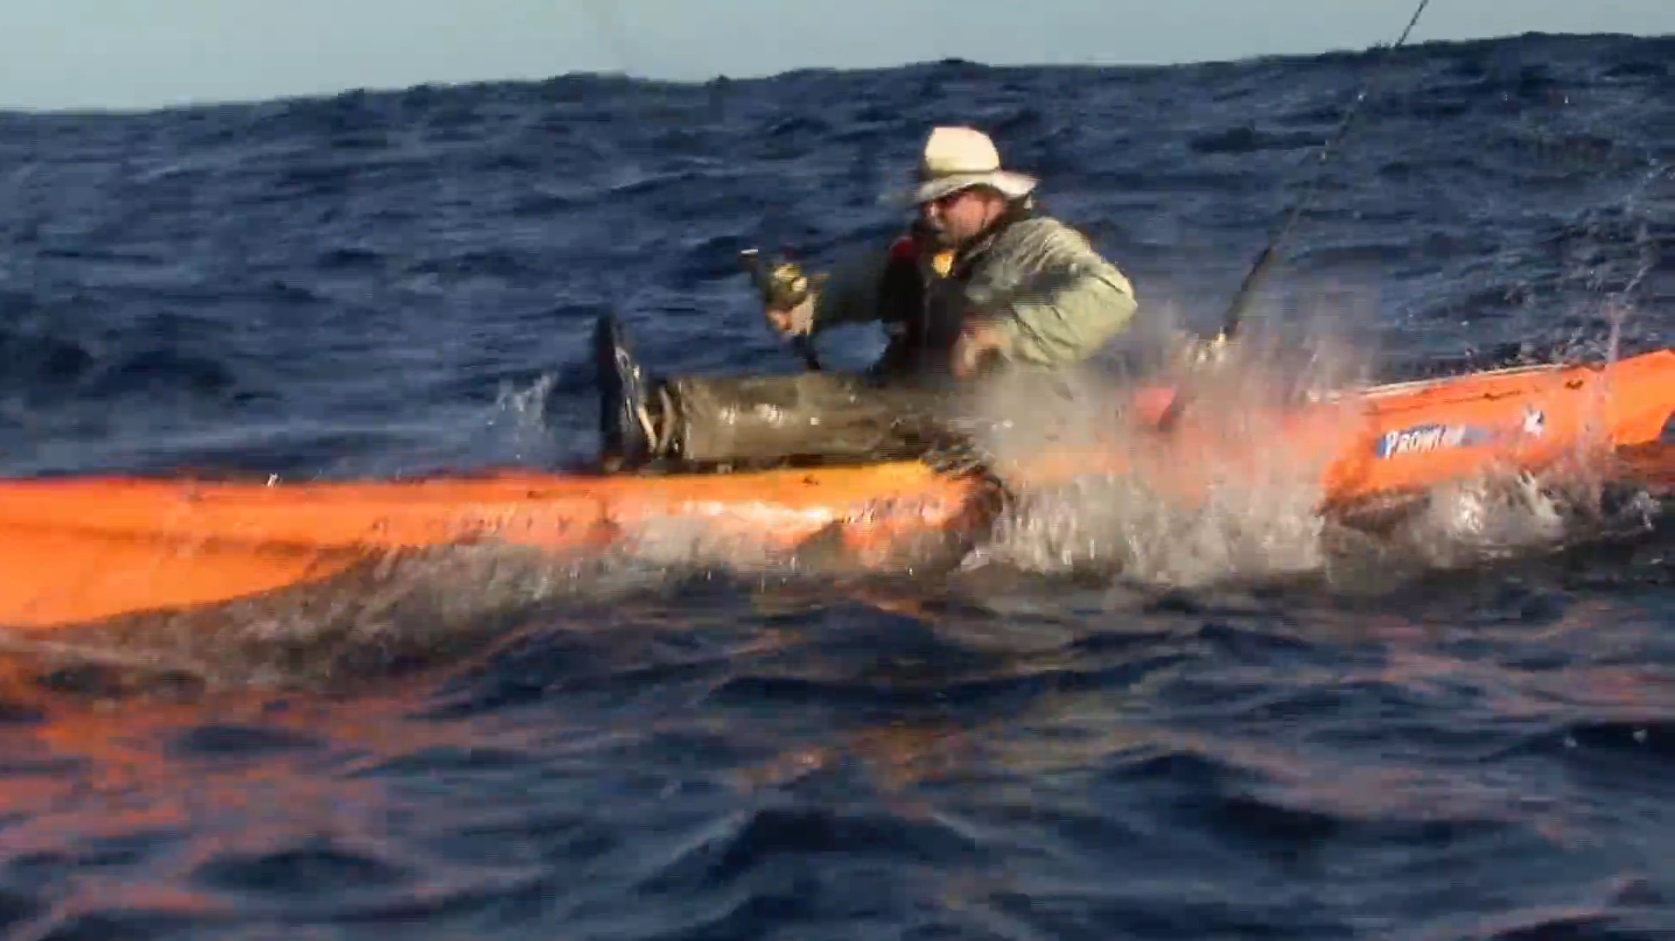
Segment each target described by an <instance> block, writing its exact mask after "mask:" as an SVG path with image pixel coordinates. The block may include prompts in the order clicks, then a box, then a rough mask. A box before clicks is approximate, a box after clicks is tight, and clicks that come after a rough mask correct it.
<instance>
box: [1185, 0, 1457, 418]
mask: <svg viewBox="0 0 1675 941" xmlns="http://www.w3.org/2000/svg"><path fill="white" fill-rule="evenodd" d="M1430 3H1431V0H1419V6H1418V7H1416V8H1415V9H1414V11H1413V16H1411V17H1409V18H1408V21H1407V26H1406V27H1405V28H1404V29H1403V30H1402V34H1401V36H1399V37H1397V39H1396V41H1395V42H1394V43H1392V44H1391V45H1390V46H1388V47H1386V48H1385V50H1384V55H1383V56H1382V57H1380V59H1379V61H1378V64H1377V66H1376V67H1375V68H1374V69H1373V74H1372V77H1371V78H1369V79H1368V80H1367V82H1366V83H1365V84H1364V85H1362V86H1361V90H1360V91H1359V92H1357V93H1356V95H1355V100H1354V101H1352V102H1350V105H1349V107H1348V108H1347V109H1346V110H1345V111H1344V116H1343V118H1342V120H1340V121H1339V122H1338V127H1337V129H1336V130H1335V131H1334V132H1333V133H1332V136H1331V137H1328V138H1327V139H1326V143H1325V144H1323V145H1321V148H1320V152H1319V155H1318V159H1319V163H1317V164H1316V165H1315V172H1314V174H1313V176H1311V177H1310V179H1309V181H1308V183H1307V184H1306V185H1305V186H1304V188H1303V194H1302V195H1301V196H1300V197H1299V198H1298V200H1297V202H1296V204H1295V205H1293V206H1292V207H1291V212H1290V214H1288V215H1287V216H1286V219H1285V221H1284V222H1283V223H1282V224H1281V225H1280V227H1279V230H1278V231H1276V232H1275V233H1274V234H1273V235H1272V236H1270V237H1269V239H1268V243H1267V244H1266V245H1264V246H1263V247H1262V251H1261V252H1260V253H1258V254H1257V256H1256V260H1255V261H1254V262H1252V264H1251V267H1250V270H1249V271H1247V272H1246V273H1245V277H1244V280H1243V281H1241V282H1240V283H1239V289H1238V290H1237V291H1236V292H1234V294H1233V300H1232V302H1231V303H1229V304H1228V307H1227V313H1226V314H1224V315H1223V316H1222V326H1221V332H1220V334H1219V335H1217V337H1216V339H1215V341H1214V342H1215V343H1217V344H1220V343H1225V342H1226V341H1228V340H1231V339H1232V338H1233V336H1234V334H1236V333H1237V332H1238V330H1239V325H1240V324H1241V323H1243V322H1244V315H1245V308H1246V307H1248V306H1249V305H1250V299H1251V297H1252V295H1254V294H1255V293H1256V288H1257V286H1258V285H1259V284H1261V282H1262V280H1263V279H1264V278H1265V277H1266V276H1267V274H1268V272H1269V271H1271V270H1272V269H1273V263H1274V251H1275V250H1276V249H1277V248H1278V247H1279V245H1280V243H1281V242H1283V241H1284V240H1285V237H1286V235H1287V234H1289V233H1290V231H1291V229H1292V228H1293V227H1294V226H1295V225H1296V224H1297V220H1298V219H1300V218H1302V215H1303V212H1304V210H1305V209H1307V208H1308V205H1309V200H1310V198H1311V197H1312V196H1313V195H1314V192H1315V190H1317V189H1319V187H1320V181H1321V180H1322V179H1324V178H1325V167H1326V161H1327V158H1329V157H1330V156H1331V155H1332V151H1333V149H1334V148H1336V147H1338V146H1339V145H1341V144H1342V143H1343V142H1344V140H1345V139H1346V138H1347V137H1348V136H1349V129H1350V126H1351V125H1352V124H1353V123H1354V121H1355V117H1356V116H1357V115H1358V114H1360V113H1361V104H1362V103H1363V102H1365V101H1366V100H1367V94H1368V93H1369V92H1371V91H1372V90H1373V89H1374V88H1375V87H1376V86H1377V84H1378V79H1379V76H1381V75H1382V74H1383V72H1384V69H1385V67H1386V66H1388V65H1389V64H1390V60H1391V58H1392V57H1393V56H1394V55H1395V53H1396V50H1397V49H1398V48H1400V47H1401V46H1402V45H1403V44H1404V43H1406V42H1407V38H1408V35H1409V34H1410V33H1412V32H1413V27H1414V26H1415V25H1416V24H1417V23H1418V22H1419V16H1420V14H1422V13H1424V12H1425V8H1426V7H1427V6H1430ZM1192 398H1193V397H1192V396H1191V395H1190V394H1188V393H1187V392H1185V391H1184V390H1183V391H1181V392H1179V393H1177V394H1176V396H1175V398H1174V400H1173V401H1171V402H1170V403H1169V407H1168V408H1166V409H1164V411H1163V414H1162V415H1161V416H1159V417H1158V420H1157V425H1156V427H1157V430H1159V431H1169V430H1170V429H1172V428H1173V427H1174V426H1175V423H1176V422H1177V421H1179V420H1180V417H1181V412H1182V411H1183V410H1184V409H1185V408H1186V406H1187V405H1188V404H1189V403H1190V402H1191V401H1192Z"/></svg>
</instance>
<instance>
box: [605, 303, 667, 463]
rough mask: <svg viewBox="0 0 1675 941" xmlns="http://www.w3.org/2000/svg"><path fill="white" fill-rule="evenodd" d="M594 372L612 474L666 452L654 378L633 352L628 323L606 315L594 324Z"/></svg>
mask: <svg viewBox="0 0 1675 941" xmlns="http://www.w3.org/2000/svg"><path fill="white" fill-rule="evenodd" d="M593 368H594V371H595V374H596V381H597V382H598V384H599V435H600V438H601V442H600V458H601V461H602V463H603V464H604V465H605V468H606V469H607V470H617V469H619V468H621V467H623V466H629V467H638V466H640V465H643V464H645V463H647V462H648V461H650V460H652V459H653V458H654V457H656V456H657V452H658V451H659V450H660V449H659V447H658V444H659V428H658V422H657V420H656V419H657V417H659V416H654V415H653V414H652V411H651V399H652V398H653V396H652V395H651V392H652V390H651V388H650V386H651V380H650V379H649V378H648V377H647V376H646V374H645V371H644V370H643V369H641V368H640V364H639V363H637V362H635V360H634V356H633V354H632V353H630V352H629V350H628V344H627V340H626V338H625V337H624V336H623V332H622V324H621V323H619V322H618V321H617V319H616V317H615V316H614V315H612V314H608V313H607V314H600V315H599V319H598V320H596V321H595V322H594V325H593Z"/></svg>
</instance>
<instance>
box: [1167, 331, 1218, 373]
mask: <svg viewBox="0 0 1675 941" xmlns="http://www.w3.org/2000/svg"><path fill="white" fill-rule="evenodd" d="M1226 358H1227V337H1226V336H1224V335H1222V334H1219V333H1218V334H1216V335H1215V336H1214V337H1203V336H1198V335H1196V334H1186V335H1184V336H1182V337H1181V338H1180V339H1179V341H1178V343H1177V344H1176V347H1175V357H1174V359H1175V362H1176V363H1178V364H1179V365H1181V366H1187V367H1193V366H1215V365H1220V364H1221V362H1222V361H1223V360H1225V359H1226Z"/></svg>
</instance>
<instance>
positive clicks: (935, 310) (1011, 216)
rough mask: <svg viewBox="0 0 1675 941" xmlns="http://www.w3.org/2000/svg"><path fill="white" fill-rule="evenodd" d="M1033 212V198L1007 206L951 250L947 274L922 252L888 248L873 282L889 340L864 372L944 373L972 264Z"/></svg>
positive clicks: (961, 321)
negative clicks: (887, 256)
mask: <svg viewBox="0 0 1675 941" xmlns="http://www.w3.org/2000/svg"><path fill="white" fill-rule="evenodd" d="M1034 214H1035V206H1034V202H1033V201H1025V202H1022V203H1019V204H1017V205H1015V206H1013V207H1012V208H1011V209H1008V210H1007V211H1006V212H1005V213H1003V214H1002V215H1001V216H1000V217H999V218H997V219H996V220H995V221H994V224H993V225H991V226H990V227H989V228H988V230H987V231H986V232H984V233H983V234H982V235H980V236H978V237H977V238H975V239H973V240H972V241H971V242H970V244H968V245H966V246H965V247H963V248H961V249H960V250H959V251H958V252H957V253H956V254H955V256H954V259H953V263H952V264H951V265H950V267H949V269H948V273H947V274H946V275H942V274H939V273H938V272H937V271H936V269H935V267H934V266H933V260H934V256H931V255H926V254H925V253H924V252H923V251H914V252H900V253H897V252H892V253H891V256H890V260H889V261H888V262H887V263H886V264H885V265H884V270H883V271H882V272H881V273H880V274H879V283H878V306H879V320H880V321H881V322H882V323H883V325H884V331H885V333H887V334H888V335H889V337H890V341H889V345H888V346H886V347H885V348H884V353H883V355H881V356H879V358H878V361H877V362H876V363H874V364H873V365H872V368H871V369H870V370H868V373H869V375H872V376H874V377H876V378H879V379H884V380H890V379H907V378H920V377H931V376H942V375H946V374H947V373H948V371H949V363H950V360H951V358H952V354H953V351H954V343H955V342H956V341H957V340H959V338H960V331H961V330H962V329H964V327H965V315H966V309H965V307H966V305H965V304H964V303H963V302H962V298H963V295H964V293H965V284H966V282H967V281H969V280H970V279H971V268H972V265H973V264H974V263H975V262H976V260H977V259H979V258H981V257H982V255H983V253H984V251H985V250H987V249H988V247H989V246H990V245H993V244H994V241H995V239H996V238H997V237H999V235H1000V233H1001V232H1003V231H1005V230H1006V229H1007V228H1008V227H1009V226H1011V225H1013V224H1014V223H1017V222H1019V221H1021V220H1023V219H1027V218H1029V217H1031V216H1033V215H1034Z"/></svg>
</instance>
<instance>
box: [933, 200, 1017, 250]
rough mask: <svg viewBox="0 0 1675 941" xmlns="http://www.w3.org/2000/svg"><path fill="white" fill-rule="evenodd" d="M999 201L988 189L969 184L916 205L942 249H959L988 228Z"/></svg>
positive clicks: (996, 211) (996, 213)
mask: <svg viewBox="0 0 1675 941" xmlns="http://www.w3.org/2000/svg"><path fill="white" fill-rule="evenodd" d="M1000 203H1001V200H1000V198H999V197H998V196H996V195H995V194H992V193H990V192H988V191H987V190H984V189H981V188H978V187H972V188H970V189H963V190H959V191H957V192H953V193H949V194H948V195H946V196H943V197H941V198H939V199H933V200H930V201H929V202H924V203H920V204H919V218H920V220H921V221H922V222H923V223H924V227H925V229H926V231H928V232H929V233H931V235H932V236H933V237H934V238H935V240H936V242H937V244H938V245H940V246H942V247H943V248H958V247H959V246H961V245H964V244H965V243H966V242H968V241H970V240H971V239H973V238H975V237H976V236H977V235H979V234H980V233H982V231H983V230H984V229H985V228H987V227H988V225H989V223H990V222H992V221H993V220H994V218H995V216H996V215H998V213H999V210H998V209H997V208H996V207H997V206H998V205H1000Z"/></svg>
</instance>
